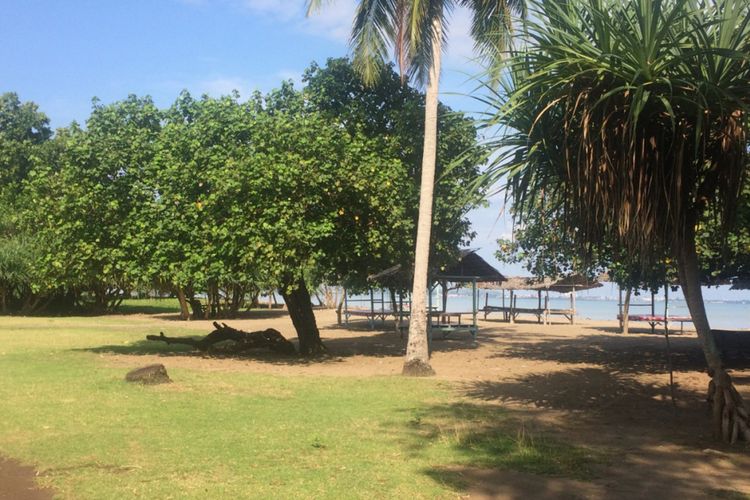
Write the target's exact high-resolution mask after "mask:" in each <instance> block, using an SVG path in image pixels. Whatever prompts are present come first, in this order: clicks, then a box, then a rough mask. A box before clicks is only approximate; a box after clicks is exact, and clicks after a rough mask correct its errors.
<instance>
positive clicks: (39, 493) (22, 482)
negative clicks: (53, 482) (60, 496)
mask: <svg viewBox="0 0 750 500" xmlns="http://www.w3.org/2000/svg"><path fill="white" fill-rule="evenodd" d="M51 498H53V494H52V490H49V489H46V488H44V489H43V488H39V486H38V485H37V484H36V471H35V470H34V468H33V467H27V466H25V465H21V464H20V463H18V462H16V461H15V460H10V459H7V458H3V457H0V500H48V499H51Z"/></svg>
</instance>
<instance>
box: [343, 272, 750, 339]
mask: <svg viewBox="0 0 750 500" xmlns="http://www.w3.org/2000/svg"><path fill="white" fill-rule="evenodd" d="M729 288H730V287H729V286H719V287H703V288H702V291H703V297H704V302H705V305H706V314H707V315H708V320H709V324H710V325H711V328H715V329H725V330H750V291H749V290H730V289H729ZM502 293H503V292H502V290H489V289H481V288H479V289H477V294H478V306H479V309H480V314H481V309H482V308H483V307H484V305H485V300H486V301H487V304H488V305H490V306H500V305H502ZM387 295H388V294H387V293H386V297H387ZM509 295H510V294H509V293H508V292H507V291H506V292H505V301H506V305H507V304H509V302H508V301H509ZM623 296H624V293H623ZM378 297H379V294H378ZM516 297H517V300H516V305H517V307H519V308H521V307H527V308H533V307H537V293H536V292H535V291H518V292H517V293H516ZM368 298H369V296H366V295H356V296H352V297H351V299H354V300H356V303H352V304H351V305H350V307H360V308H362V307H364V308H366V307H369V302H363V300H366V299H368ZM386 300H387V299H386ZM542 301H544V295H542ZM549 301H550V302H549V307H550V309H568V308H570V295H569V294H560V293H554V292H550V294H549ZM432 303H433V305H438V304H440V303H441V298H440V293H439V292H438V291H436V292H435V293H433V298H432ZM618 304H619V289H618V287H617V285H615V284H613V283H603V286H602V287H601V288H593V289H590V290H585V291H581V292H576V319H581V320H593V321H617V315H618V314H619V305H618ZM378 307H379V306H378ZM664 307H665V303H664V290H663V289H662V290H661V292H660V293H659V294H656V295H655V296H654V314H656V315H663V314H664ZM668 307H669V310H668V311H669V316H690V311H688V308H687V303H686V302H685V299H684V298H683V296H682V292H681V290H679V289H678V290H676V291H674V290H671V289H670V291H669V303H668ZM387 308H388V307H387V306H386V309H387ZM447 310H448V311H449V312H469V311H471V287H470V286H469V287H468V288H458V289H454V290H450V291H449V292H448V301H447ZM630 314H631V315H634V314H651V292H648V291H645V290H641V291H640V292H639V294H638V295H636V294H633V296H632V297H631V303H630ZM492 317H495V318H497V317H499V313H495V314H493V315H492V316H490V318H492ZM527 318H528V319H531V318H533V316H531V315H528V314H526V315H522V316H521V319H527ZM644 324H645V323H644ZM636 325H637V323H636ZM634 326H635V325H634ZM686 327H687V328H689V329H690V328H692V326H691V325H690V324H687V325H686Z"/></svg>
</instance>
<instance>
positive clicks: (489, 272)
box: [367, 248, 506, 288]
mask: <svg viewBox="0 0 750 500" xmlns="http://www.w3.org/2000/svg"><path fill="white" fill-rule="evenodd" d="M476 252H477V249H470V248H466V249H462V250H460V253H459V260H458V262H456V263H455V264H453V265H452V266H448V267H446V268H445V269H444V270H441V271H440V272H439V273H437V274H435V273H432V276H433V278H435V279H445V280H447V281H453V282H459V281H472V280H473V279H476V280H477V282H502V281H505V280H506V278H505V276H503V275H502V274H501V273H500V271H498V270H497V269H495V268H494V267H492V265H490V264H489V263H488V262H487V261H486V260H484V259H483V258H482V257H480V256H479V255H477V253H476ZM367 280H368V281H370V282H374V283H378V284H380V285H383V286H395V287H398V288H403V287H404V285H407V284H410V283H411V269H405V268H404V267H403V266H402V265H401V264H397V265H395V266H391V267H389V268H388V269H384V270H382V271H380V272H378V273H375V274H371V275H370V276H368V277H367Z"/></svg>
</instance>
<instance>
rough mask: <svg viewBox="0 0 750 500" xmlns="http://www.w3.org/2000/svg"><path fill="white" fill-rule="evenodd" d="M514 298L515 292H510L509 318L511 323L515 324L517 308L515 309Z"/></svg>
mask: <svg viewBox="0 0 750 500" xmlns="http://www.w3.org/2000/svg"><path fill="white" fill-rule="evenodd" d="M514 296H515V294H514V293H513V290H511V291H510V317H509V318H510V322H511V323H515V322H516V317H515V315H514V314H513V313H514V312H515V309H516V307H515V300H513V299H514Z"/></svg>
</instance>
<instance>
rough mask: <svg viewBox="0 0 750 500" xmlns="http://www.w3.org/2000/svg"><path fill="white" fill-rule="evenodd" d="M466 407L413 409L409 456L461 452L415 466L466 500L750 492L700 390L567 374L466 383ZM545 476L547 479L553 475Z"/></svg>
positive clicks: (736, 451) (741, 461)
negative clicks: (716, 436)
mask: <svg viewBox="0 0 750 500" xmlns="http://www.w3.org/2000/svg"><path fill="white" fill-rule="evenodd" d="M460 393H461V395H462V396H463V397H465V398H467V400H466V401H465V402H462V403H457V404H450V405H435V406H431V407H427V408H424V409H422V410H420V411H419V412H415V413H414V416H413V417H412V419H411V420H410V421H409V422H408V423H407V425H406V426H405V427H406V430H405V431H404V432H405V434H406V435H407V437H408V439H407V440H406V442H408V443H409V448H408V450H409V452H410V453H420V452H422V449H421V448H424V447H428V446H430V444H429V443H431V442H436V441H437V442H440V441H443V442H448V443H449V444H450V446H451V447H452V448H453V449H454V451H456V452H458V456H459V457H460V458H459V460H457V461H456V462H454V463H448V464H442V465H440V466H435V467H430V468H427V469H425V470H424V471H423V473H424V474H426V475H427V476H429V477H431V478H432V479H433V480H435V481H436V482H439V483H441V484H444V485H446V486H448V487H450V488H452V489H454V490H456V491H462V492H468V493H469V494H470V495H471V498H475V497H480V498H482V497H483V495H485V496H486V497H495V496H497V495H499V496H503V495H504V496H503V497H504V498H506V497H507V498H560V497H563V498H565V497H568V498H578V497H582V498H592V497H593V498H679V497H684V498H703V497H711V496H716V495H721V494H732V495H734V494H737V492H750V483H748V481H749V480H750V478H748V477H747V475H746V472H744V471H746V470H747V468H748V467H749V466H750V456H748V455H747V451H746V450H747V448H745V447H742V446H739V447H728V446H724V445H721V444H719V443H716V442H715V441H714V440H713V439H712V437H711V436H710V427H709V425H710V424H709V417H708V415H707V414H706V412H705V403H704V401H703V397H702V395H701V394H696V393H693V392H691V391H686V390H681V389H678V393H677V398H678V402H679V407H678V409H677V410H675V408H673V406H672V404H671V401H670V399H669V391H668V389H667V388H666V387H664V386H661V385H655V384H648V383H641V382H639V381H637V380H635V379H633V378H632V377H630V376H628V375H627V374H616V373H609V372H607V371H605V370H599V369H573V370H566V371H563V372H557V373H549V374H539V375H533V376H527V377H525V378H524V379H522V380H517V381H512V382H488V381H473V382H467V383H465V384H464V385H463V386H462V387H461V388H460ZM550 476H552V477H550Z"/></svg>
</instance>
